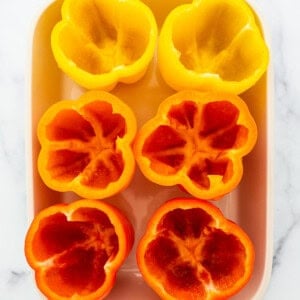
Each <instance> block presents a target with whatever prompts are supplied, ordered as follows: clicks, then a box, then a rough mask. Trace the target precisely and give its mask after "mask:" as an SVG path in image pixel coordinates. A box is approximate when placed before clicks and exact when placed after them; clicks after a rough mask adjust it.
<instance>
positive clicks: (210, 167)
mask: <svg viewBox="0 0 300 300" xmlns="http://www.w3.org/2000/svg"><path fill="white" fill-rule="evenodd" d="M256 140H257V128H256V124H255V121H254V119H253V117H252V116H251V114H250V112H249V110H248V108H247V105H246V104H245V102H244V101H243V100H242V99H241V98H240V97H238V96H236V95H232V94H226V93H213V92H211V93H200V92H197V91H181V92H179V93H176V94H174V95H172V96H170V97H169V98H167V99H166V100H165V101H163V102H162V103H161V105H160V107H159V109H158V112H157V114H156V116H155V117H153V118H152V119H150V120H149V121H148V122H147V123H146V124H144V126H143V127H142V128H141V129H140V130H139V132H138V134H137V136H136V139H135V142H134V153H135V157H136V160H137V163H138V165H139V167H140V169H141V171H142V173H143V174H144V175H145V176H146V177H147V178H148V179H149V180H151V181H153V182H155V183H157V184H160V185H164V186H172V185H177V184H178V185H181V186H182V187H183V188H184V189H185V190H186V191H187V192H189V193H190V194H191V195H193V196H195V197H198V198H201V199H209V200H214V199H219V198H220V197H221V196H223V195H225V194H226V193H229V192H230V191H232V190H233V189H234V188H235V187H236V186H237V185H238V183H239V182H240V180H241V178H242V174H243V163H242V157H243V156H245V155H246V154H248V153H249V152H250V151H251V150H252V149H253V147H254V145H255V143H256Z"/></svg>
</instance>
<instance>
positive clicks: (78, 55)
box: [59, 0, 151, 74]
mask: <svg viewBox="0 0 300 300" xmlns="http://www.w3.org/2000/svg"><path fill="white" fill-rule="evenodd" d="M73 2H74V3H72V6H71V7H70V9H69V16H70V20H69V21H68V23H67V25H66V26H64V27H63V28H62V30H61V32H60V41H59V43H60V47H61V48H62V50H63V52H64V53H65V55H66V56H67V57H69V58H70V59H71V60H72V61H73V62H74V63H75V64H76V65H77V66H78V67H79V68H81V69H82V70H84V71H86V72H89V73H92V74H102V73H108V72H111V71H113V70H117V69H120V68H123V67H125V66H128V65H131V64H133V63H134V62H135V61H137V60H138V59H139V58H141V56H142V55H143V53H144V52H145V50H146V48H147V45H148V41H149V32H150V31H151V24H150V22H149V21H148V20H147V18H145V15H144V14H142V13H141V11H140V10H139V9H138V8H139V7H138V6H135V5H134V4H131V3H128V2H126V1H116V0H111V1H109V4H108V2H107V1H103V0H98V1H73ZM74 45H76V47H74Z"/></svg>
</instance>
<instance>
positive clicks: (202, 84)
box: [158, 0, 269, 94]
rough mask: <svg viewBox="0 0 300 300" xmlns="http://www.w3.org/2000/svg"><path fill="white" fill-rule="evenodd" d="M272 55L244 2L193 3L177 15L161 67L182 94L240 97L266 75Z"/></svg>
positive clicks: (163, 35)
mask: <svg viewBox="0 0 300 300" xmlns="http://www.w3.org/2000/svg"><path fill="white" fill-rule="evenodd" d="M268 63H269V51H268V48H267V45H266V42H265V40H264V38H263V36H262V33H261V30H260V28H259V26H258V24H257V22H256V17H255V15H254V13H253V10H252V9H251V8H250V7H249V5H248V4H247V3H246V1H244V0H194V1H193V2H192V3H189V4H184V5H180V6H178V7H176V8H175V9H173V10H172V11H171V12H170V14H169V15H168V16H167V17H166V19H165V21H164V24H163V26H162V29H161V31H160V37H159V41H158V65H159V69H160V71H161V74H162V77H163V78H164V80H165V81H166V83H167V84H168V85H170V86H171V87H172V88H173V89H175V90H177V91H179V90H184V89H197V90H201V91H208V90H214V91H223V92H229V93H233V94H240V93H242V92H244V91H245V90H247V89H249V88H250V87H252V86H253V85H254V84H255V83H256V82H257V81H258V80H259V79H260V78H261V77H262V75H263V74H264V73H265V71H266V69H267V66H268Z"/></svg>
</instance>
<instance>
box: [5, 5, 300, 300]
mask: <svg viewBox="0 0 300 300" xmlns="http://www.w3.org/2000/svg"><path fill="white" fill-rule="evenodd" d="M253 2H254V0H253ZM255 2H256V3H257V5H258V6H259V7H260V9H261V11H262V13H263V15H264V16H265V18H266V24H268V27H269V31H270V34H271V45H270V46H271V50H272V63H273V68H274V74H275V76H274V86H275V91H274V99H273V101H274V110H275V111H274V113H275V115H274V141H273V147H274V161H273V166H274V185H273V195H274V199H273V209H274V211H273V215H274V224H273V268H272V273H271V278H270V282H269V285H268V288H267V290H266V293H265V296H264V299H265V300H281V299H288V300H293V299H295V300H296V299H300V285H299V278H300V259H299V253H300V238H299V237H300V199H299V194H298V193H299V192H300V191H299V186H300V184H299V182H300V177H299V175H298V173H297V172H298V171H299V170H300V154H299V153H300V139H299V138H297V136H298V137H299V135H297V133H296V132H297V130H299V128H300V118H299V117H300V116H299V115H300V84H299V80H300V63H299V53H300V34H299V28H300V2H299V1H297V0H289V1H282V0H255ZM47 3H49V1H46V0H27V1H22V0H10V1H1V3H0V43H1V46H0V94H1V101H0V182H1V200H0V201H1V209H0V241H1V242H0V299H1V300H14V299H16V300H17V299H18V300H20V299H39V296H38V294H37V292H36V289H35V286H34V283H33V280H32V274H31V270H30V268H29V267H28V265H27V263H26V260H25V258H24V254H23V247H24V236H25V233H26V231H27V223H28V221H27V218H28V216H27V212H28V211H27V203H28V202H27V201H28V199H27V193H26V156H25V147H26V134H25V132H26V130H25V128H26V121H27V119H26V113H27V101H28V84H29V81H28V78H29V76H30V73H29V55H30V53H28V49H29V44H30V42H31V41H30V38H31V31H32V29H33V24H32V22H33V21H34V20H35V18H36V17H37V14H38V13H39V12H40V11H41V8H42V7H43V6H44V5H46V4H47ZM246 300H247V299H246Z"/></svg>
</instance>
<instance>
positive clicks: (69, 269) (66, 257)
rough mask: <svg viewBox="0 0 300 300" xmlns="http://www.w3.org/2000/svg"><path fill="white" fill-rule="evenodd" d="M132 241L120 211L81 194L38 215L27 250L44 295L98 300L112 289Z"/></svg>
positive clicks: (60, 298)
mask: <svg viewBox="0 0 300 300" xmlns="http://www.w3.org/2000/svg"><path fill="white" fill-rule="evenodd" d="M133 241H134V231H133V227H132V225H131V223H130V222H129V221H128V219H127V218H126V217H125V216H124V215H123V213H122V212H121V211H120V210H118V209H117V208H116V207H114V206H112V205H110V204H108V203H104V202H101V201H99V200H86V199H83V200H78V201H75V202H73V203H71V204H69V205H67V204H57V205H53V206H51V207H48V208H46V209H44V210H42V211H41V212H40V213H39V214H37V215H36V216H35V218H34V219H33V221H32V223H31V225H30V227H29V229H28V232H27V235H26V239H25V255H26V258H27V261H28V263H29V265H30V266H31V267H32V268H33V270H34V271H35V278H36V283H37V286H38V288H39V289H40V290H41V292H42V293H43V294H44V295H46V296H47V297H48V299H53V300H54V299H55V300H67V299H72V300H76V299H77V300H79V299H80V300H96V299H97V300H99V299H103V298H104V297H106V296H107V295H108V293H109V292H110V291H111V289H112V288H113V286H114V283H115V279H116V273H117V271H118V269H119V268H120V266H121V265H122V264H123V262H124V261H125V259H126V258H127V256H128V254H129V252H130V250H131V248H132V245H133Z"/></svg>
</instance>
